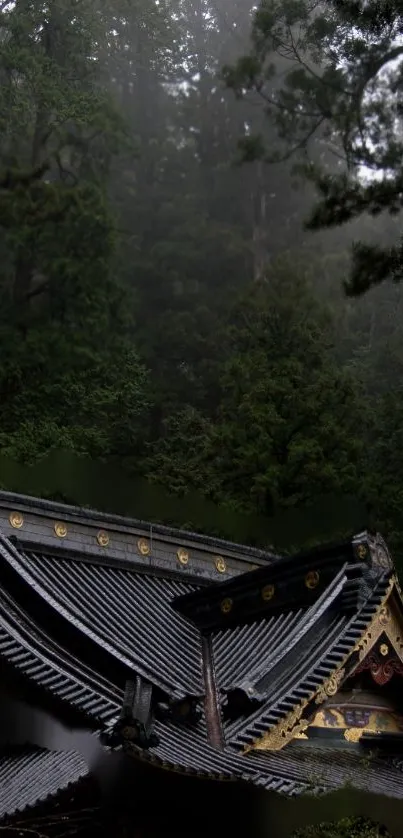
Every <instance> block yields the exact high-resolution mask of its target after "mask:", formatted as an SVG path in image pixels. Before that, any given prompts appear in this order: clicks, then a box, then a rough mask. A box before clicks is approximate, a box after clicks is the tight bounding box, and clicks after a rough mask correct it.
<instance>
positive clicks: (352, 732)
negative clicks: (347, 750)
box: [344, 727, 365, 742]
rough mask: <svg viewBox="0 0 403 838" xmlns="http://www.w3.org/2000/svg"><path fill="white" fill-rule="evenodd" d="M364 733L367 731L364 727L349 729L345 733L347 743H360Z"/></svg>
mask: <svg viewBox="0 0 403 838" xmlns="http://www.w3.org/2000/svg"><path fill="white" fill-rule="evenodd" d="M363 733H365V731H364V730H363V728H362V727H348V728H346V730H345V731H344V738H345V739H347V742H359V741H360V739H361V736H362V735H363Z"/></svg>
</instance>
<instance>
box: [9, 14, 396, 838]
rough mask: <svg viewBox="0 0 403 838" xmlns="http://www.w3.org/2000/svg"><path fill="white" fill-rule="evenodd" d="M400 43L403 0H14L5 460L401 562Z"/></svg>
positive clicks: (185, 522) (367, 830) (159, 514)
mask: <svg viewBox="0 0 403 838" xmlns="http://www.w3.org/2000/svg"><path fill="white" fill-rule="evenodd" d="M402 55H403V6H402V3H401V0H382V2H379V3H377V2H374V0H368V2H363V0H281V1H280V0H262V3H261V4H260V5H259V6H256V5H253V0H108V2H106V1H105V0H53V2H49V3H46V2H38V0H0V260H1V274H0V300H1V305H0V347H1V352H0V460H1V461H2V462H3V460H4V462H5V461H7V462H8V463H10V462H11V463H13V464H14V465H15V467H16V468H19V467H35V465H36V464H38V463H41V462H43V461H44V460H45V459H46V457H48V456H49V455H51V454H52V452H58V451H64V452H68V454H69V455H71V456H73V457H75V458H76V461H77V460H79V461H81V460H82V461H83V462H84V461H85V462H96V463H98V462H99V463H112V464H113V465H114V467H118V468H119V469H120V470H121V472H122V474H125V475H126V476H127V477H128V479H130V480H137V479H141V480H143V481H146V482H147V484H148V485H151V486H153V487H156V489H157V490H158V487H161V488H162V489H163V490H164V492H166V494H167V496H169V497H172V498H176V499H177V500H178V503H179V507H178V508H179V509H180V503H182V502H183V503H185V500H186V497H188V496H190V495H192V493H196V495H195V496H197V497H198V498H199V499H200V503H202V502H204V501H205V502H209V503H211V504H212V505H214V506H215V507H216V508H219V509H220V510H222V511H224V512H225V511H228V512H229V513H231V514H233V515H235V516H237V515H245V516H259V517H260V518H265V519H267V520H268V521H270V520H271V519H273V520H274V519H275V517H276V516H278V515H281V514H283V513H288V512H290V511H291V512H292V511H293V510H298V511H299V512H301V510H302V512H304V510H307V514H308V513H309V510H314V509H315V503H317V501H318V499H320V498H324V497H329V498H336V499H342V498H355V499H356V500H358V501H359V503H360V504H361V508H362V509H364V510H365V515H366V516H367V520H368V521H369V522H370V525H371V527H373V528H376V529H379V530H380V531H381V532H382V534H383V535H384V536H385V538H387V540H388V543H390V545H391V547H392V549H393V550H394V551H397V552H398V551H399V549H401V547H402V546H403V317H402V314H403V284H402V283H401V279H402V278H403V272H402V259H401V257H402V251H403V246H402V244H401V238H400V223H401V216H400V213H401V207H402V204H403V170H402V159H403V133H402V118H403V63H402V62H401V60H400V59H401V57H402ZM11 482H12V481H11ZM0 488H3V489H8V488H15V486H14V485H10V484H9V482H8V479H6V477H5V473H4V474H3V476H2V475H1V474H0ZM18 488H19V490H20V491H24V486H23V485H19V486H18ZM59 489H60V492H59V495H60V496H63V487H62V486H60V487H59ZM108 490H109V492H110V495H113V493H114V487H113V485H112V486H111V485H109V489H108ZM44 491H45V490H44ZM192 496H193V495H192ZM67 500H69V501H73V502H74V501H77V502H78V500H77V498H75V496H74V491H72V492H71V493H70V495H69V496H68V498H67ZM135 512H136V504H135V502H134V508H133V513H134V514H135ZM155 517H156V519H158V520H162V521H164V522H167V523H169V522H170V521H169V520H168V519H169V517H170V516H169V513H168V512H167V513H164V511H163V510H158V511H157V510H155ZM171 522H172V521H171ZM174 523H176V524H179V525H182V526H189V524H191V525H193V526H194V525H195V522H194V521H190V522H189V516H187V515H185V513H183V519H182V520H175V522H174ZM358 523H359V525H360V522H358ZM204 529H206V528H204ZM216 531H217V532H218V534H222V533H221V532H220V527H219V525H217V526H216ZM224 534H225V535H227V536H228V532H226V533H224ZM272 541H273V540H272ZM270 543H271V542H270V538H268V539H267V541H266V544H265V546H269V544H270ZM290 546H292V547H293V549H296V548H298V547H300V546H302V545H301V544H300V543H299V542H298V537H297V536H295V538H294V540H293V543H292V545H290ZM397 560H398V556H397ZM329 829H330V831H328V832H326V836H327V835H329V837H330V838H333V835H334V836H336V832H333V831H332V829H331V827H329ZM354 829H355V827H353V826H352V825H351V824H347V825H346V827H345V830H346V831H345V832H342V833H339V832H337V835H339V834H343V835H344V834H346V835H347V834H348V835H350V836H352V835H357V836H362V835H366V836H372V835H374V836H375V835H378V834H379V833H378V831H374V830H373V829H372V827H371V826H368V827H366V826H365V824H364V825H363V826H362V829H361V827H360V828H358V827H357V829H358V831H357V830H356V831H355V832H354V831H353V830H354ZM309 834H310V835H314V834H315V835H316V834H319V833H316V832H315V833H314V832H311V833H309ZM321 834H325V833H322V832H321Z"/></svg>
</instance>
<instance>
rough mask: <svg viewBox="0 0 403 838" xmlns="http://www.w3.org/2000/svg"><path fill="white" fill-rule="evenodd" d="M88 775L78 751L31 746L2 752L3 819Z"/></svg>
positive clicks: (0, 812) (0, 808)
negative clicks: (51, 749)
mask: <svg viewBox="0 0 403 838" xmlns="http://www.w3.org/2000/svg"><path fill="white" fill-rule="evenodd" d="M87 775H88V768H87V765H86V763H85V762H84V760H83V759H82V757H81V756H79V754H76V753H75V752H74V751H67V752H66V751H47V750H45V749H42V748H37V747H32V746H27V747H25V748H14V749H9V750H8V751H3V752H0V820H1V819H3V818H5V817H6V816H7V815H12V814H15V813H17V812H23V811H25V810H26V809H28V808H29V807H33V806H36V805H37V804H38V803H40V802H44V801H45V800H47V799H48V798H50V797H52V796H54V795H57V794H58V793H59V792H60V791H63V790H65V789H67V788H68V787H69V786H70V785H71V784H74V783H77V782H78V781H79V780H81V779H82V778H84V777H86V776H87Z"/></svg>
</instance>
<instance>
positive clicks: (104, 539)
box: [97, 530, 109, 547]
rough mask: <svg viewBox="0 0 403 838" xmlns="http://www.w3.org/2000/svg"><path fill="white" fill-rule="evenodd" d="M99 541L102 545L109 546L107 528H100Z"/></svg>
mask: <svg viewBox="0 0 403 838" xmlns="http://www.w3.org/2000/svg"><path fill="white" fill-rule="evenodd" d="M97 542H98V544H99V546H100V547H107V546H108V544H109V535H108V533H107V532H105V530H100V531H99V533H98V534H97Z"/></svg>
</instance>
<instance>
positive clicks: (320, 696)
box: [315, 669, 345, 704]
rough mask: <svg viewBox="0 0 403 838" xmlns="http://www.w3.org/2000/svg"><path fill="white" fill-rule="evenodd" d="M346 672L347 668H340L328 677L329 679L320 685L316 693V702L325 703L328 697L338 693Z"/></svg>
mask: <svg viewBox="0 0 403 838" xmlns="http://www.w3.org/2000/svg"><path fill="white" fill-rule="evenodd" d="M344 673H345V669H338V670H336V672H333V673H332V675H331V676H330V678H328V679H327V681H325V683H324V684H322V685H321V686H320V687H319V689H318V691H317V693H316V698H315V704H323V702H324V701H326V699H327V698H330V697H331V696H332V695H336V693H337V690H338V689H339V687H340V684H341V682H342V680H343V678H344Z"/></svg>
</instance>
